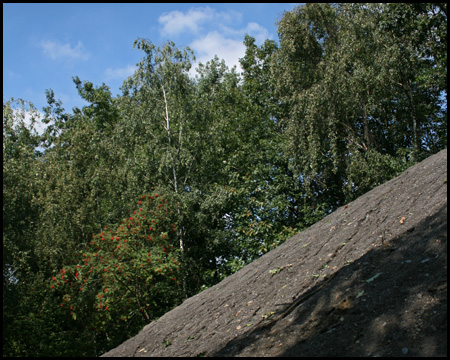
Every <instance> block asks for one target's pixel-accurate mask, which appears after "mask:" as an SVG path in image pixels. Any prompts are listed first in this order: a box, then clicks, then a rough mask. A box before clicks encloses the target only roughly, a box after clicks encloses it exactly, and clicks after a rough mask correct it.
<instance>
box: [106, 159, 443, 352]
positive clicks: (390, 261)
mask: <svg viewBox="0 0 450 360" xmlns="http://www.w3.org/2000/svg"><path fill="white" fill-rule="evenodd" d="M103 356H308V357H309V356H447V150H443V151H441V152H440V153H438V154H436V155H433V156H431V157H429V158H428V159H426V160H424V161H423V162H421V163H419V164H417V165H416V166H413V167H411V168H409V169H408V170H407V171H405V172H404V173H403V174H402V175H400V176H399V177H397V178H395V179H392V180H391V181H389V182H387V183H385V184H383V185H381V186H378V187H377V188H375V189H373V190H372V191H370V192H368V193H366V194H365V195H363V196H361V197H359V198H358V199H357V200H355V201H353V202H351V203H350V204H348V205H347V206H343V207H341V208H339V209H338V210H336V211H335V212H333V213H332V214H330V215H329V216H327V217H326V218H324V219H323V220H321V221H319V222H318V223H316V224H314V225H313V226H311V227H310V228H308V229H306V230H305V231H302V232H301V233H299V234H297V235H296V236H294V237H292V238H291V239H289V240H288V241H286V242H285V243H284V244H282V245H281V246H279V247H278V248H276V249H274V250H272V251H270V252H269V253H267V254H265V255H264V256H262V257H261V258H260V259H258V260H256V261H254V262H253V263H251V264H249V265H248V266H246V267H244V268H243V269H241V270H240V271H238V272H236V273H235V274H233V275H231V276H229V277H228V278H226V279H225V280H223V281H222V282H221V283H219V284H217V285H215V286H213V287H211V288H209V289H207V290H205V291H203V292H202V293H200V294H198V295H195V296H193V297H191V298H189V299H187V300H186V301H185V302H184V303H183V304H181V305H180V306H178V307H177V308H175V309H173V310H172V311H170V312H168V313H167V314H165V315H164V316H162V317H161V318H160V319H159V320H158V321H155V322H153V323H151V324H149V325H147V326H146V327H145V328H143V329H142V331H141V332H140V333H139V334H138V335H136V336H135V337H133V338H131V339H129V340H127V341H126V342H124V343H123V344H122V345H120V346H118V347H117V348H115V349H113V350H111V351H109V352H107V353H106V354H104V355H103Z"/></svg>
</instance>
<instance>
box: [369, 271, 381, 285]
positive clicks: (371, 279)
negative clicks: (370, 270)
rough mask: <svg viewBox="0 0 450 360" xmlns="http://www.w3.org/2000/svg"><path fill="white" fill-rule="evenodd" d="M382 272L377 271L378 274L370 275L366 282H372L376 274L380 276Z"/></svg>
mask: <svg viewBox="0 0 450 360" xmlns="http://www.w3.org/2000/svg"><path fill="white" fill-rule="evenodd" d="M381 274H382V272H379V273H378V274H375V275H374V276H372V277H371V278H370V279H369V280H366V282H368V283H369V282H372V281H374V280H375V279H376V278H377V277H378V276H380V275H381Z"/></svg>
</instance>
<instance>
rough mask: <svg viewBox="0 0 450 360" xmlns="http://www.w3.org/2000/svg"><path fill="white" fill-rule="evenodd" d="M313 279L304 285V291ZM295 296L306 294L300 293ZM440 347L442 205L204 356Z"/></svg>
mask: <svg viewBox="0 0 450 360" xmlns="http://www.w3.org/2000/svg"><path fill="white" fill-rule="evenodd" d="M320 286H321V285H320V284H318V285H317V286H316V287H314V288H311V289H310V290H309V293H314V292H315V291H316V288H317V287H320ZM302 297H308V293H306V294H305V295H304V296H302ZM290 305H291V304H287V305H286V308H288V307H289V306H290ZM282 311H283V310H281V311H280V312H282ZM274 317H275V318H276V317H277V315H276V314H275V316H274ZM446 354H447V206H446V205H445V206H443V207H442V208H441V209H440V210H439V212H437V213H436V214H433V215H431V216H429V217H427V218H426V219H424V220H423V221H421V222H420V224H419V225H418V226H416V227H415V228H414V229H413V230H410V231H409V232H405V233H403V234H401V235H400V236H398V237H397V238H395V239H392V240H391V241H389V243H388V244H386V246H383V247H380V248H376V249H372V250H370V251H369V252H368V253H366V254H365V255H363V256H362V257H361V258H359V259H358V260H356V261H354V262H353V263H351V264H349V265H347V266H345V267H343V268H342V269H341V270H339V271H338V272H337V274H336V276H335V277H334V278H333V279H331V281H330V282H329V283H328V284H326V285H325V286H324V287H323V288H322V289H320V290H319V291H317V293H314V294H313V295H312V296H311V297H309V298H307V299H306V300H305V301H304V302H302V303H300V304H298V305H297V306H296V307H295V308H294V309H293V310H292V312H291V313H289V314H287V315H286V316H285V317H284V318H283V319H281V320H279V321H274V322H270V320H269V321H267V323H266V324H262V325H261V326H259V327H257V328H255V329H254V330H253V331H251V332H247V333H245V334H243V335H241V336H238V337H236V338H235V339H233V340H232V341H230V342H228V343H227V344H226V346H224V347H223V348H222V349H220V350H218V351H217V352H215V353H214V354H211V355H212V356H237V355H239V356H308V357H309V356H402V355H407V356H446Z"/></svg>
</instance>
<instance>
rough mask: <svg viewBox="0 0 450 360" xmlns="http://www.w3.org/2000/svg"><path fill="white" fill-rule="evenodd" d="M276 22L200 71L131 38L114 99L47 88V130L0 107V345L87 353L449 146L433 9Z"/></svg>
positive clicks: (21, 112)
mask: <svg viewBox="0 0 450 360" xmlns="http://www.w3.org/2000/svg"><path fill="white" fill-rule="evenodd" d="M278 32H279V43H278V44H277V43H275V42H274V41H270V40H266V41H265V42H264V43H263V44H261V45H259V46H258V45H257V44H256V41H255V39H254V38H252V37H250V36H246V37H245V39H244V45H245V47H246V51H245V55H244V57H243V58H242V59H241V60H240V62H241V67H242V69H243V72H242V73H241V74H238V73H237V72H236V69H235V68H233V69H229V68H228V67H227V66H226V64H225V62H224V61H223V60H220V59H219V58H217V57H215V58H214V59H211V60H210V61H208V62H207V63H206V64H199V66H198V68H197V75H196V76H195V77H192V76H190V74H189V71H190V69H191V66H192V61H193V60H194V59H195V58H194V55H193V52H192V50H190V49H189V48H185V49H178V48H177V47H176V46H175V44H174V43H173V42H170V41H168V42H167V43H165V44H163V45H161V46H159V47H158V46H155V45H154V44H153V43H151V42H150V41H148V40H145V39H138V40H136V41H135V43H134V46H135V47H136V48H138V49H140V50H142V51H143V53H144V56H143V58H142V60H141V62H140V63H139V64H138V68H137V70H136V72H135V73H134V74H133V75H132V76H130V77H129V78H128V79H126V80H125V81H124V83H123V87H122V94H121V95H118V96H112V94H111V92H110V90H109V88H108V86H106V85H105V84H102V85H101V86H95V85H94V84H93V83H92V82H90V81H81V80H80V79H79V78H78V77H74V78H73V81H74V84H75V86H76V88H77V90H78V93H79V95H80V97H81V98H83V99H84V100H85V101H86V102H87V103H88V105H87V106H83V107H82V108H81V109H79V108H74V109H73V110H72V112H70V113H68V112H66V111H65V109H64V108H63V105H62V103H61V101H59V100H56V99H55V94H54V93H53V91H52V90H47V91H46V96H47V102H48V106H46V107H45V108H44V109H43V116H42V121H43V123H45V124H46V125H47V128H46V129H45V131H44V133H43V135H42V136H39V135H38V134H37V132H36V129H35V128H36V120H37V119H38V118H40V117H41V115H40V114H39V113H38V112H37V110H36V109H34V108H33V106H32V105H31V104H28V103H26V102H24V101H22V100H17V101H14V100H10V101H7V102H5V101H4V103H3V310H4V311H3V353H4V355H7V356H69V355H72V356H96V355H99V354H101V353H103V352H105V351H107V350H108V349H110V348H112V347H114V346H116V345H118V344H119V343H121V342H123V341H124V340H126V338H127V337H129V336H132V335H134V334H135V333H136V332H137V331H138V330H139V329H140V328H141V327H142V326H143V325H144V324H146V323H148V322H149V321H151V320H153V319H156V318H157V317H159V316H161V315H162V314H163V313H164V312H166V311H168V310H169V309H171V308H172V307H173V306H175V305H176V304H178V303H179V302H180V301H182V299H183V298H186V297H189V296H192V295H194V294H196V293H197V292H199V291H201V290H203V289H205V288H207V287H209V286H212V285H214V284H216V283H217V282H219V281H220V280H222V279H224V278H225V277H226V276H228V275H230V274H231V273H233V272H235V271H237V270H238V269H239V268H241V267H243V266H245V265H246V264H248V263H249V262H251V261H253V260H254V259H256V258H258V257H259V256H261V255H263V254H264V253H266V252H267V251H270V250H271V249H273V248H275V247H276V246H278V245H279V244H281V243H282V242H283V241H285V240H286V239H287V238H288V237H290V236H292V235H293V234H294V233H296V232H298V231H301V230H303V229H304V228H306V227H308V226H310V225H311V224H313V223H314V222H316V221H317V220H320V219H321V218H323V217H324V216H325V215H327V214H328V213H329V212H330V211H333V210H334V209H335V208H337V207H339V206H341V205H343V204H344V203H346V202H348V201H350V200H352V199H354V198H356V197H358V196H360V195H361V194H363V193H364V192H366V191H368V190H370V189H371V188H373V187H374V186H377V185H379V184H381V183H383V182H385V181H386V180H388V179H390V178H392V177H394V176H395V175H397V174H398V173H400V172H401V171H403V170H404V169H406V168H407V167H408V166H410V165H412V164H414V163H415V162H417V161H419V160H421V159H423V158H424V157H426V156H428V155H429V154H431V153H435V152H437V151H439V150H441V149H443V148H445V147H446V145H447V110H446V97H447V82H446V74H447V65H446V63H447V62H446V58H447V49H446V46H447V45H446V36H447V25H446V4H337V5H330V4H306V5H304V6H298V7H297V8H296V9H294V10H293V11H291V12H287V13H285V14H284V16H283V17H282V19H281V20H280V22H279V24H278ZM155 189H157V190H155ZM156 191H157V193H158V194H159V195H160V194H163V193H164V194H165V195H164V196H162V195H160V196H158V197H156V194H155V195H153V197H152V196H145V197H144V198H142V197H141V195H142V194H149V193H155V192H156ZM138 198H139V199H140V200H139V201H140V203H138V204H137V205H136V202H135V199H138ZM161 199H163V201H162V202H161ZM175 204H176V205H175ZM141 209H142V210H141ZM122 219H123V220H122ZM121 220H122V222H121ZM153 221H154V222H153ZM118 224H119V225H118ZM61 305H62V306H61ZM29 334H33V335H32V336H30V335H29Z"/></svg>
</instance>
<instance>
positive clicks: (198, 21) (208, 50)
mask: <svg viewBox="0 0 450 360" xmlns="http://www.w3.org/2000/svg"><path fill="white" fill-rule="evenodd" d="M242 18H243V16H242V13H239V12H237V11H234V10H227V11H216V10H214V9H211V8H210V7H204V8H191V9H189V10H188V11H186V12H184V13H183V12H181V11H172V12H170V13H165V14H163V15H161V16H160V17H159V23H160V24H161V25H162V28H161V30H160V32H161V35H163V36H169V37H170V36H177V35H186V33H189V35H190V36H191V39H192V38H193V40H189V41H190V44H189V47H191V48H192V49H193V50H194V52H195V56H196V58H197V62H202V63H203V64H205V63H206V62H207V61H209V60H212V59H213V58H214V56H215V55H217V56H218V57H219V58H220V59H224V60H225V63H226V65H227V66H228V67H229V68H232V67H233V66H235V65H236V67H237V71H238V72H239V71H241V68H240V64H239V59H240V58H242V57H243V56H244V55H245V46H244V44H243V41H244V36H245V35H246V34H248V35H251V36H253V37H254V38H255V40H256V43H262V42H264V40H266V39H268V38H270V34H269V31H268V30H267V29H266V28H265V27H263V26H261V25H259V24H257V23H255V22H250V23H248V24H246V25H245V26H242ZM194 67H195V65H194Z"/></svg>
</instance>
